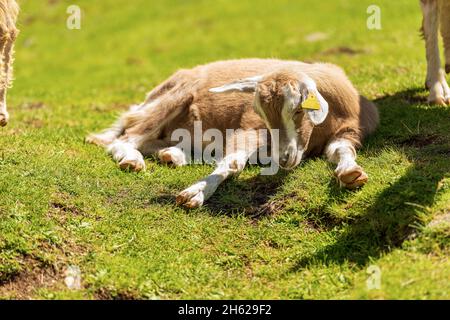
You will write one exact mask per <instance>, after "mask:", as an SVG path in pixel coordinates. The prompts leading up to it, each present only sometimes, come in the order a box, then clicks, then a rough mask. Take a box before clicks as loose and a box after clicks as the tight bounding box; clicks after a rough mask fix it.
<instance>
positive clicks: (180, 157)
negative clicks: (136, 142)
mask: <svg viewBox="0 0 450 320" xmlns="http://www.w3.org/2000/svg"><path fill="white" fill-rule="evenodd" d="M139 151H140V152H141V153H142V154H143V155H144V157H147V156H156V157H158V159H159V161H161V163H164V164H167V165H173V166H175V167H181V166H185V165H187V164H188V155H187V154H185V152H184V151H183V150H182V149H181V148H179V147H177V146H172V145H171V144H170V143H169V142H167V141H165V140H151V141H146V142H144V143H142V144H141V146H140V147H139Z"/></svg>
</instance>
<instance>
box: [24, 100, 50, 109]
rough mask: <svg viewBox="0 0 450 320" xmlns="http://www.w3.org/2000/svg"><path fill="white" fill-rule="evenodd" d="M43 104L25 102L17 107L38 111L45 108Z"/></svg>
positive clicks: (39, 102)
mask: <svg viewBox="0 0 450 320" xmlns="http://www.w3.org/2000/svg"><path fill="white" fill-rule="evenodd" d="M45 107H46V106H45V104H44V103H43V102H41V101H35V102H25V103H23V104H21V105H20V106H19V108H20V109H28V110H38V109H43V108H45Z"/></svg>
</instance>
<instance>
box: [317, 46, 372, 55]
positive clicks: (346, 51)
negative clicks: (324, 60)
mask: <svg viewBox="0 0 450 320" xmlns="http://www.w3.org/2000/svg"><path fill="white" fill-rule="evenodd" d="M364 53H367V50H363V49H353V48H350V47H335V48H330V49H327V50H325V51H323V52H322V54H324V55H341V54H342V55H348V56H355V55H358V54H364Z"/></svg>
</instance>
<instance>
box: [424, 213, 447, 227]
mask: <svg viewBox="0 0 450 320" xmlns="http://www.w3.org/2000/svg"><path fill="white" fill-rule="evenodd" d="M447 224H448V225H450V211H446V212H445V213H444V214H441V215H439V216H437V217H436V218H434V219H433V220H432V221H431V222H430V223H429V224H428V227H429V228H437V227H440V226H442V225H447Z"/></svg>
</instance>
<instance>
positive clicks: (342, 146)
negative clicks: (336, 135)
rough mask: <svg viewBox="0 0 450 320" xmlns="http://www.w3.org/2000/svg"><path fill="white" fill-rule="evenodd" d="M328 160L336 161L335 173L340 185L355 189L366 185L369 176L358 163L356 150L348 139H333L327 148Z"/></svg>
mask: <svg viewBox="0 0 450 320" xmlns="http://www.w3.org/2000/svg"><path fill="white" fill-rule="evenodd" d="M325 153H326V155H327V157H328V160H329V161H331V162H333V163H336V164H337V168H336V170H335V175H336V177H337V178H338V180H339V183H340V186H341V187H345V188H348V189H355V188H358V187H360V186H362V185H364V184H365V183H366V182H367V180H368V179H369V177H368V176H367V174H366V173H365V172H364V170H363V169H362V168H361V167H360V166H359V165H358V164H357V163H356V150H355V148H354V146H353V144H352V143H351V142H350V141H349V140H347V139H344V138H342V139H337V140H334V141H332V142H331V143H330V144H329V145H328V146H327V147H326V149H325Z"/></svg>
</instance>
